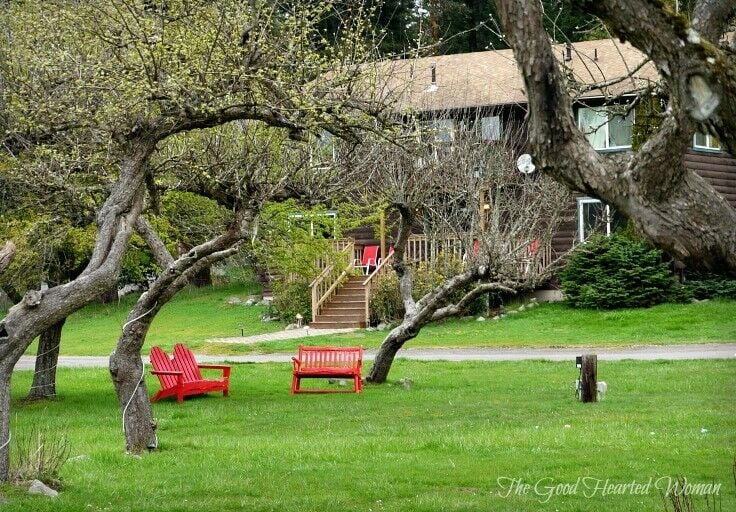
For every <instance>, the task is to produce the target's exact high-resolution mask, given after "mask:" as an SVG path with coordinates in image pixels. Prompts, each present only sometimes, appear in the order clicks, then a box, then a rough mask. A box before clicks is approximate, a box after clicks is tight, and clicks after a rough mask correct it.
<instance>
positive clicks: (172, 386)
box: [150, 343, 230, 403]
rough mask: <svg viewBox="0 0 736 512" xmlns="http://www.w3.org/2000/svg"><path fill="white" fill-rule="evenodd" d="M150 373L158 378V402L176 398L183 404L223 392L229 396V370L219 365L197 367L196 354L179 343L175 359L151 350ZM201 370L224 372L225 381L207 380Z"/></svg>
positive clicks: (159, 351) (155, 398)
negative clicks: (196, 396) (206, 394)
mask: <svg viewBox="0 0 736 512" xmlns="http://www.w3.org/2000/svg"><path fill="white" fill-rule="evenodd" d="M150 359H151V365H152V366H153V371H151V373H152V374H153V375H155V376H156V377H158V381H159V383H160V384H161V390H160V391H159V392H158V393H156V394H155V395H154V396H153V397H152V398H151V401H152V402H157V401H159V400H161V399H162V398H166V397H169V396H175V397H176V401H177V402H179V403H181V402H183V401H184V397H185V396H190V395H202V394H204V393H209V392H211V391H222V394H223V395H224V396H228V394H229V392H230V367H229V366H225V365H217V364H198V363H197V360H196V359H195V358H194V354H193V353H192V351H191V350H189V349H188V348H187V347H185V346H184V345H182V344H181V343H178V344H177V345H175V346H174V358H173V359H171V358H169V356H168V354H166V352H164V351H163V350H161V348H160V347H153V348H151V355H150ZM200 369H212V370H222V379H204V378H203V377H202V373H201V372H200Z"/></svg>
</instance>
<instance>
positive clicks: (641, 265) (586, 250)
mask: <svg viewBox="0 0 736 512" xmlns="http://www.w3.org/2000/svg"><path fill="white" fill-rule="evenodd" d="M560 277H561V279H562V290H563V291H564V293H565V298H566V300H567V302H568V303H569V304H570V305H571V306H573V307H579V308H596V309H613V308H626V307H648V306H652V305H654V304H660V303H662V302H666V301H668V300H671V299H672V298H673V297H675V298H677V297H678V295H679V292H678V290H679V285H678V283H677V280H676V279H675V276H674V275H673V274H672V272H671V271H670V269H669V266H668V265H667V264H666V263H664V262H663V261H662V251H660V250H658V249H652V248H650V247H649V246H647V245H646V244H645V243H643V242H640V241H636V240H631V239H630V238H626V237H624V236H620V235H613V236H610V237H605V236H601V235H598V236H594V237H591V238H590V239H589V240H588V242H586V243H585V244H582V245H580V246H578V247H577V248H576V249H575V250H574V251H573V252H572V253H571V254H570V257H569V260H568V262H567V265H566V266H565V268H564V270H563V271H562V273H561V274H560Z"/></svg>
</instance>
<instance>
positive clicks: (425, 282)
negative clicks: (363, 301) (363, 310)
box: [370, 254, 485, 323]
mask: <svg viewBox="0 0 736 512" xmlns="http://www.w3.org/2000/svg"><path fill="white" fill-rule="evenodd" d="M462 271H463V263H462V261H460V260H459V259H457V258H452V257H445V256H444V255H442V254H440V255H439V256H438V257H437V258H436V259H435V261H433V262H432V263H429V262H426V261H423V262H421V263H420V264H419V265H418V266H417V267H416V268H415V269H414V275H413V279H412V298H413V299H414V300H415V301H416V300H419V299H421V298H422V297H424V296H425V295H427V294H428V293H430V292H431V291H432V290H434V289H435V288H437V287H438V286H440V285H441V284H442V283H444V282H445V281H447V280H448V279H450V278H452V277H454V276H456V275H458V274H460V273H461V272H462ZM473 286H474V285H473V284H472V283H471V284H469V285H467V286H465V287H463V288H459V289H457V290H455V291H454V292H453V293H452V294H451V295H450V297H449V299H448V301H447V303H448V304H454V303H457V302H458V301H459V300H460V299H462V298H463V296H465V294H466V293H468V292H469V291H470V290H471V289H472V288H473ZM484 309H485V298H484V297H479V298H478V299H477V300H475V301H474V302H473V303H472V304H471V305H470V306H469V307H468V310H467V311H466V313H468V314H475V313H478V312H481V311H483V310H484ZM370 310H371V322H386V323H389V322H393V321H396V320H399V319H401V318H402V317H403V316H404V305H403V303H402V302H401V296H400V294H399V279H398V276H397V275H396V272H394V271H393V270H391V271H388V272H385V273H384V274H383V275H381V276H379V277H378V279H377V281H376V283H375V284H374V285H373V286H372V287H371V298H370Z"/></svg>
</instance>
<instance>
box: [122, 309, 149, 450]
mask: <svg viewBox="0 0 736 512" xmlns="http://www.w3.org/2000/svg"><path fill="white" fill-rule="evenodd" d="M156 306H158V301H156V302H155V303H154V305H153V306H151V309H149V310H148V311H146V312H145V313H143V314H142V315H140V316H137V317H135V318H134V319H132V320H129V321H127V322H125V324H123V327H122V331H123V332H124V331H125V328H126V327H128V326H129V325H130V324H132V323H133V322H137V321H138V320H140V319H141V318H143V317H144V316H146V315H147V314H149V313H150V312H151V311H153V310H154V309H155V308H156ZM113 353H114V352H113ZM145 374H146V365H145V363H144V362H143V358H141V376H140V378H139V379H138V382H137V383H136V385H135V388H134V389H133V392H132V393H131V394H130V398H128V403H126V404H125V407H124V408H123V434H124V435H125V436H126V437H127V435H128V429H127V428H126V426H125V415H126V414H127V412H128V407H130V404H131V402H133V398H134V397H135V394H136V393H137V392H138V388H139V387H140V385H141V382H143V377H144V376H145ZM153 436H154V439H155V444H154V447H153V448H154V449H156V448H158V435H156V433H155V432H154V433H153Z"/></svg>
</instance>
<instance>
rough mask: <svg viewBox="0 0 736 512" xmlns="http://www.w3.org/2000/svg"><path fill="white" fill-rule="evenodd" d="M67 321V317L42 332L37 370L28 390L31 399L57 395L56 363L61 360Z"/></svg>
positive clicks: (37, 353)
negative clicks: (60, 347)
mask: <svg viewBox="0 0 736 512" xmlns="http://www.w3.org/2000/svg"><path fill="white" fill-rule="evenodd" d="M65 322H66V318H65V319H63V320H61V321H60V322H57V323H55V324H54V325H52V326H51V327H49V328H48V329H46V330H45V331H44V332H42V333H41V338H40V339H39V341H38V350H37V352H36V371H35V373H34V374H33V384H31V390H30V391H29V392H28V399H29V400H40V399H44V398H54V397H55V396H56V365H57V363H58V361H59V346H60V345H61V331H62V329H63V327H64V323H65Z"/></svg>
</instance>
